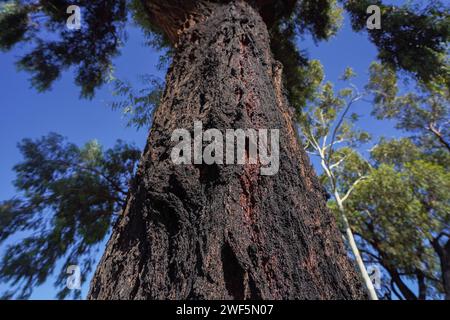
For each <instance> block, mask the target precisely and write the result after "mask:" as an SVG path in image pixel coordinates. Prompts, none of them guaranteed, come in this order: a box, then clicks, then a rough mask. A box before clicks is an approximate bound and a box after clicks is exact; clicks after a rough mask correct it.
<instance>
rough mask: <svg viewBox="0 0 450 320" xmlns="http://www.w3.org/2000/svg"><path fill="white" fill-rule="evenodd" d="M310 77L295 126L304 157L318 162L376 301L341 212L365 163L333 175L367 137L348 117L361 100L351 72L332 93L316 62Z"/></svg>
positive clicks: (348, 225)
mask: <svg viewBox="0 0 450 320" xmlns="http://www.w3.org/2000/svg"><path fill="white" fill-rule="evenodd" d="M310 69H311V70H313V72H311V75H312V76H313V77H315V81H313V83H316V91H315V94H314V95H313V96H312V98H311V99H310V101H309V103H308V105H307V107H306V108H305V110H304V111H303V113H302V114H300V115H299V124H300V129H301V132H302V135H303V137H304V139H305V142H306V145H305V149H306V151H307V152H308V153H310V154H313V155H316V156H318V157H319V158H320V164H321V167H322V169H323V172H324V174H323V175H322V176H321V178H322V183H323V184H324V185H325V187H326V188H327V190H328V191H329V193H330V194H331V195H332V197H333V198H334V201H335V203H336V205H337V208H338V210H339V218H340V222H341V223H342V226H343V229H344V232H345V234H346V237H347V242H348V245H349V247H350V249H351V252H352V253H353V255H354V257H355V260H356V262H357V265H358V268H359V271H360V274H361V277H362V279H363V280H364V283H365V285H366V288H367V290H368V293H369V296H370V297H371V299H373V300H377V299H378V297H377V294H376V291H375V289H374V286H373V283H372V281H371V279H370V277H369V274H368V273H367V270H366V267H365V265H364V262H363V260H362V257H361V254H360V252H359V250H358V247H357V245H356V242H355V239H354V236H353V232H352V229H351V226H350V224H349V221H348V219H347V215H346V212H345V208H344V202H345V201H346V200H347V199H348V197H349V196H350V194H351V193H352V191H353V189H354V188H355V186H356V185H357V184H358V183H360V182H361V181H362V180H363V179H365V178H366V176H365V174H366V172H367V171H368V168H367V163H365V162H364V161H361V162H360V163H358V164H357V165H355V167H354V168H353V169H354V171H352V173H351V177H350V176H348V177H346V178H348V179H346V180H345V181H344V180H342V181H341V180H340V175H336V173H335V172H336V171H337V170H339V168H340V166H341V165H342V164H343V163H344V161H346V160H348V158H351V157H355V150H354V148H355V147H356V146H358V145H359V144H361V143H364V142H367V140H368V139H369V134H368V133H367V132H364V131H358V130H355V129H354V128H353V124H354V123H355V122H356V121H357V120H358V116H357V114H356V113H352V114H350V109H351V107H352V106H353V105H354V104H355V103H356V102H357V101H359V100H361V99H362V98H363V97H364V94H363V93H360V92H359V91H358V90H357V88H356V87H355V86H354V85H353V84H351V83H350V80H351V78H353V77H354V76H355V74H354V72H353V70H352V69H350V68H347V69H346V71H345V73H344V75H343V77H342V80H343V81H345V82H347V83H349V86H348V87H346V88H344V89H341V90H340V91H339V92H338V93H337V94H335V93H334V89H333V85H332V84H331V83H330V82H326V83H323V71H322V66H321V65H320V63H319V62H318V61H312V62H311V64H310Z"/></svg>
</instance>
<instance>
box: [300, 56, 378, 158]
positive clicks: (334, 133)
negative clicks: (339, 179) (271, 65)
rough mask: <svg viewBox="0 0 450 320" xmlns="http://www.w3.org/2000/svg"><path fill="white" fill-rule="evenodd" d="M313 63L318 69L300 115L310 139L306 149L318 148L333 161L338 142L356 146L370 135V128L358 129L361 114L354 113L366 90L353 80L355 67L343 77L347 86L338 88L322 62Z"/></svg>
mask: <svg viewBox="0 0 450 320" xmlns="http://www.w3.org/2000/svg"><path fill="white" fill-rule="evenodd" d="M310 65H311V66H312V69H314V70H316V71H315V72H314V73H313V74H315V75H316V76H315V78H314V81H313V82H312V84H313V85H312V86H311V87H310V89H311V95H310V99H309V100H308V102H307V106H306V107H305V108H304V110H303V112H302V113H301V114H300V115H299V116H298V122H299V125H300V129H301V132H302V135H303V137H304V138H305V140H306V150H307V151H310V152H317V153H318V155H320V156H324V155H325V154H327V156H326V159H325V160H326V161H329V160H330V159H331V157H333V156H334V157H336V156H337V155H334V154H333V149H334V148H335V146H336V145H341V146H348V147H356V146H357V145H360V144H361V143H365V142H367V140H369V139H370V135H369V134H368V132H365V131H361V130H357V129H355V127H354V124H355V122H356V121H357V120H358V115H357V114H356V113H350V109H351V107H352V106H354V104H355V103H356V102H357V101H359V100H361V99H362V98H363V96H364V94H363V93H360V92H359V91H358V90H357V89H356V88H355V87H354V86H353V85H352V84H351V83H350V81H349V80H351V78H352V77H354V76H355V74H354V72H353V70H352V69H350V68H347V69H346V70H345V71H344V74H343V76H342V77H341V79H342V81H344V82H345V83H346V84H347V86H346V87H344V88H342V89H341V90H339V91H338V92H335V90H334V86H333V84H332V83H331V82H324V81H323V71H322V66H321V64H320V62H319V61H312V62H311V64H310ZM314 89H315V90H314ZM312 90H314V91H312ZM335 160H336V161H339V159H335Z"/></svg>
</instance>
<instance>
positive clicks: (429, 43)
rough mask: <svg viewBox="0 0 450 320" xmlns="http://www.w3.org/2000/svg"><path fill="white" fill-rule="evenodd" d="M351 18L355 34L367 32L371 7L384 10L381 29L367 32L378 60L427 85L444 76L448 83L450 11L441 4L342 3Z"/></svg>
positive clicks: (349, 0) (350, 0)
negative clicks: (376, 52)
mask: <svg viewBox="0 0 450 320" xmlns="http://www.w3.org/2000/svg"><path fill="white" fill-rule="evenodd" d="M341 2H343V3H344V8H345V9H346V10H347V11H348V12H349V13H350V15H351V22H352V27H353V29H354V30H355V31H363V30H367V29H366V23H367V18H368V15H367V13H366V10H367V8H368V7H369V6H370V5H378V6H379V7H380V9H381V15H382V17H381V19H382V20H381V29H380V30H377V29H374V30H367V32H368V33H369V37H370V40H371V41H372V42H373V43H374V44H375V45H376V46H377V48H378V51H379V54H378V57H379V59H380V60H381V61H382V62H383V63H385V64H387V65H389V67H391V68H393V69H394V70H396V71H397V70H406V71H408V72H410V73H412V74H413V75H414V76H416V77H417V78H418V79H419V80H421V81H423V82H425V83H427V82H430V81H432V80H433V79H435V78H439V77H443V78H444V79H446V82H447V83H449V81H450V78H449V69H448V58H447V44H448V42H449V40H450V14H449V13H450V11H449V7H448V5H447V6H445V5H444V3H443V2H442V1H436V0H433V1H426V5H424V4H423V1H406V2H405V4H404V5H400V6H393V5H384V4H383V2H382V1H380V0H377V1H372V0H363V1H361V0H341Z"/></svg>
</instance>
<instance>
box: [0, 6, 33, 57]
mask: <svg viewBox="0 0 450 320" xmlns="http://www.w3.org/2000/svg"><path fill="white" fill-rule="evenodd" d="M0 5H1V4H0ZM0 30H3V32H0V50H2V51H7V50H10V49H11V48H12V47H13V46H14V44H15V43H17V42H19V41H23V40H24V39H25V33H26V32H27V30H28V14H27V10H26V8H24V7H21V6H20V3H19V1H10V2H7V3H5V4H3V5H2V6H1V7H0Z"/></svg>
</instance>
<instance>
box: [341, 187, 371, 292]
mask: <svg viewBox="0 0 450 320" xmlns="http://www.w3.org/2000/svg"><path fill="white" fill-rule="evenodd" d="M334 198H335V199H336V202H337V204H338V208H339V211H340V212H341V218H342V222H343V223H344V229H345V234H346V235H347V240H348V243H349V245H350V249H351V250H352V252H353V255H354V256H355V259H356V264H357V265H358V269H359V272H360V273H361V276H362V278H363V280H364V284H365V285H366V288H367V292H368V293H369V297H370V299H371V300H378V296H377V293H376V291H375V287H374V286H373V283H372V280H371V279H370V277H369V273H368V272H367V269H366V266H365V265H364V262H363V260H362V258H361V254H360V253H359V249H358V246H357V245H356V242H355V238H354V237H353V232H352V229H351V228H350V224H349V223H348V219H347V216H346V215H345V210H344V206H343V204H342V200H341V197H340V196H339V193H338V192H337V190H334Z"/></svg>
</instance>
